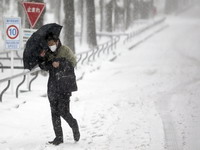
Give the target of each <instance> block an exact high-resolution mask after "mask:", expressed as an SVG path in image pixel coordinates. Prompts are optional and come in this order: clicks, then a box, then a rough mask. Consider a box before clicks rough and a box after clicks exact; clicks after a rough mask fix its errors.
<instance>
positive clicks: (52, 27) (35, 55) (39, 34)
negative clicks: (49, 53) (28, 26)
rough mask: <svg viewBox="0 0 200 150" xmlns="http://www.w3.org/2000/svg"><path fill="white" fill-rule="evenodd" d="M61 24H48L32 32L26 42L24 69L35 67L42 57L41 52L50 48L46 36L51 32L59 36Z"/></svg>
mask: <svg viewBox="0 0 200 150" xmlns="http://www.w3.org/2000/svg"><path fill="white" fill-rule="evenodd" d="M61 29H62V26H61V25H58V24H56V23H51V24H46V25H44V26H42V27H41V28H40V29H38V30H37V31H36V32H34V33H33V34H32V36H31V37H30V38H29V39H28V41H27V42H26V47H25V49H24V53H23V62H24V69H29V70H31V69H33V68H34V67H35V66H36V65H37V64H38V62H39V61H41V58H40V56H39V54H40V53H41V51H42V50H48V49H49V48H48V45H47V41H46V40H45V39H46V36H47V35H49V34H51V35H54V36H56V37H59V35H60V31H61Z"/></svg>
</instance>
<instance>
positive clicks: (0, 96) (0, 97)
mask: <svg viewBox="0 0 200 150" xmlns="http://www.w3.org/2000/svg"><path fill="white" fill-rule="evenodd" d="M9 86H10V80H8V84H7V86H6V88H5V89H4V90H3V91H2V92H1V94H0V102H2V97H3V94H4V93H5V92H6V90H7V89H8V88H9Z"/></svg>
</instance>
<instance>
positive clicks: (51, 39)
mask: <svg viewBox="0 0 200 150" xmlns="http://www.w3.org/2000/svg"><path fill="white" fill-rule="evenodd" d="M45 39H46V41H47V42H48V46H49V49H50V50H48V51H47V52H45V51H42V52H41V53H40V56H41V57H42V59H43V61H42V62H41V63H40V64H39V66H40V68H41V69H43V70H46V71H49V80H48V98H49V102H50V107H51V115H52V123H53V128H54V132H55V136H56V137H55V139H54V140H53V141H50V142H49V143H50V144H54V145H59V144H61V143H63V131H62V127H61V117H62V118H63V119H64V120H65V121H66V122H67V123H68V124H69V126H70V127H71V128H72V131H73V136H74V140H75V141H79V139H80V132H79V127H78V123H77V121H76V119H74V118H73V116H72V114H71V113H70V97H71V93H72V92H74V91H77V84H76V76H75V73H74V67H75V66H76V59H75V55H74V54H73V52H72V51H71V49H70V48H68V47H67V46H64V45H62V44H61V42H60V39H59V38H58V37H56V36H54V35H53V34H51V33H50V34H48V35H47V36H46V38H45Z"/></svg>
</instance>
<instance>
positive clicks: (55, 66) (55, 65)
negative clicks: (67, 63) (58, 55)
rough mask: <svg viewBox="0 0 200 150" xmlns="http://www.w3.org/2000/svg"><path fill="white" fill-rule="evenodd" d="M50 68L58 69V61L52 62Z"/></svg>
mask: <svg viewBox="0 0 200 150" xmlns="http://www.w3.org/2000/svg"><path fill="white" fill-rule="evenodd" d="M52 66H53V67H54V68H58V67H59V66H60V63H59V62H58V61H54V62H53V63H52Z"/></svg>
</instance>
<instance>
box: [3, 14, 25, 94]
mask: <svg viewBox="0 0 200 150" xmlns="http://www.w3.org/2000/svg"><path fill="white" fill-rule="evenodd" d="M4 27H5V30H4V31H5V32H4V33H5V50H9V51H10V60H11V61H10V74H11V76H13V75H14V51H18V50H21V18H19V17H17V18H4ZM11 93H12V94H13V93H14V82H13V80H11Z"/></svg>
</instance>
